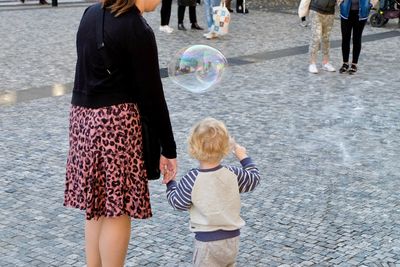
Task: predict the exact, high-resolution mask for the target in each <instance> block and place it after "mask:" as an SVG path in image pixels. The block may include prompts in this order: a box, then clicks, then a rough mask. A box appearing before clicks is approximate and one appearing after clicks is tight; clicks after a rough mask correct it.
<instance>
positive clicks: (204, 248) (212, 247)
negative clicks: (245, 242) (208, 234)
mask: <svg viewBox="0 0 400 267" xmlns="http://www.w3.org/2000/svg"><path fill="white" fill-rule="evenodd" d="M239 239H240V236H237V237H233V238H229V239H223V240H218V241H211V242H202V241H198V240H195V241H194V253H193V266H194V267H235V266H236V257H237V255H238V253H239Z"/></svg>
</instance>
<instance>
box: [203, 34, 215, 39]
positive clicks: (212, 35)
mask: <svg viewBox="0 0 400 267" xmlns="http://www.w3.org/2000/svg"><path fill="white" fill-rule="evenodd" d="M203 36H204V37H206V39H207V40H210V39H214V38H217V37H218V35H217V34H216V33H215V32H208V33H205V34H203Z"/></svg>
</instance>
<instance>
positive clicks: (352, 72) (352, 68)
mask: <svg viewBox="0 0 400 267" xmlns="http://www.w3.org/2000/svg"><path fill="white" fill-rule="evenodd" d="M356 72H357V65H356V64H351V67H350V69H349V74H351V75H353V74H354V73H356Z"/></svg>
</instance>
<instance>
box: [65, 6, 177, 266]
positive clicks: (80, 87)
mask: <svg viewBox="0 0 400 267" xmlns="http://www.w3.org/2000/svg"><path fill="white" fill-rule="evenodd" d="M159 1H160V0H103V2H102V3H99V4H95V5H93V6H90V7H88V8H87V9H86V11H85V13H84V15H83V17H82V20H81V23H80V25H79V29H78V33H77V42H76V44H77V54H78V59H77V63H76V73H75V83H74V89H73V93H72V101H71V103H72V106H71V111H70V128H69V129H70V133H69V144H70V148H69V154H68V159H67V171H66V189H65V199H64V205H65V206H69V207H75V208H79V209H84V210H86V223H85V241H86V260H87V266H88V267H94V266H102V267H106V266H112V267H116V266H123V265H124V261H125V257H126V253H127V248H128V243H129V239H130V232H131V229H130V227H131V218H139V219H145V218H149V217H151V216H152V213H151V207H150V196H149V189H148V180H147V177H146V175H147V174H146V170H145V168H144V165H143V156H142V136H141V124H140V115H139V111H140V114H146V116H147V117H148V118H149V121H150V123H151V124H152V125H153V126H154V127H155V128H156V130H157V132H158V133H159V135H160V142H161V146H162V155H161V157H160V169H161V172H162V174H163V175H164V179H163V182H164V183H167V182H168V181H169V180H171V179H172V178H174V177H175V175H176V169H177V163H176V145H175V141H174V137H173V132H172V127H171V122H170V118H169V113H168V108H167V104H166V101H165V98H164V93H163V88H162V84H161V78H160V73H159V65H158V55H157V46H156V42H155V37H154V33H153V31H152V29H151V28H150V26H149V25H148V24H147V23H146V21H145V19H144V18H143V17H142V14H143V12H149V11H153V10H154V9H155V8H156V7H157V5H158V4H159ZM102 6H103V7H104V9H103V8H102ZM103 12H104V13H103ZM103 18H104V20H103ZM103 22H104V24H103ZM101 25H104V26H103V28H102V27H101ZM139 107H140V110H139Z"/></svg>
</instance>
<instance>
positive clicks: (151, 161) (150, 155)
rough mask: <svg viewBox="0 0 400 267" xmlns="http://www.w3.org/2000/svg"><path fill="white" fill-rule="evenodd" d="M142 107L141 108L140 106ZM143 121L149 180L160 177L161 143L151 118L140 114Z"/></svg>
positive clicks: (144, 150)
mask: <svg viewBox="0 0 400 267" xmlns="http://www.w3.org/2000/svg"><path fill="white" fill-rule="evenodd" d="M139 109H140V108H139ZM140 120H141V123H142V145H143V160H144V167H145V169H146V173H147V179H148V180H157V179H158V178H160V175H161V173H160V156H161V144H160V139H159V137H158V135H157V131H156V130H155V129H154V127H152V125H151V123H150V120H149V118H148V117H147V116H145V115H142V114H141V115H140Z"/></svg>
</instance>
